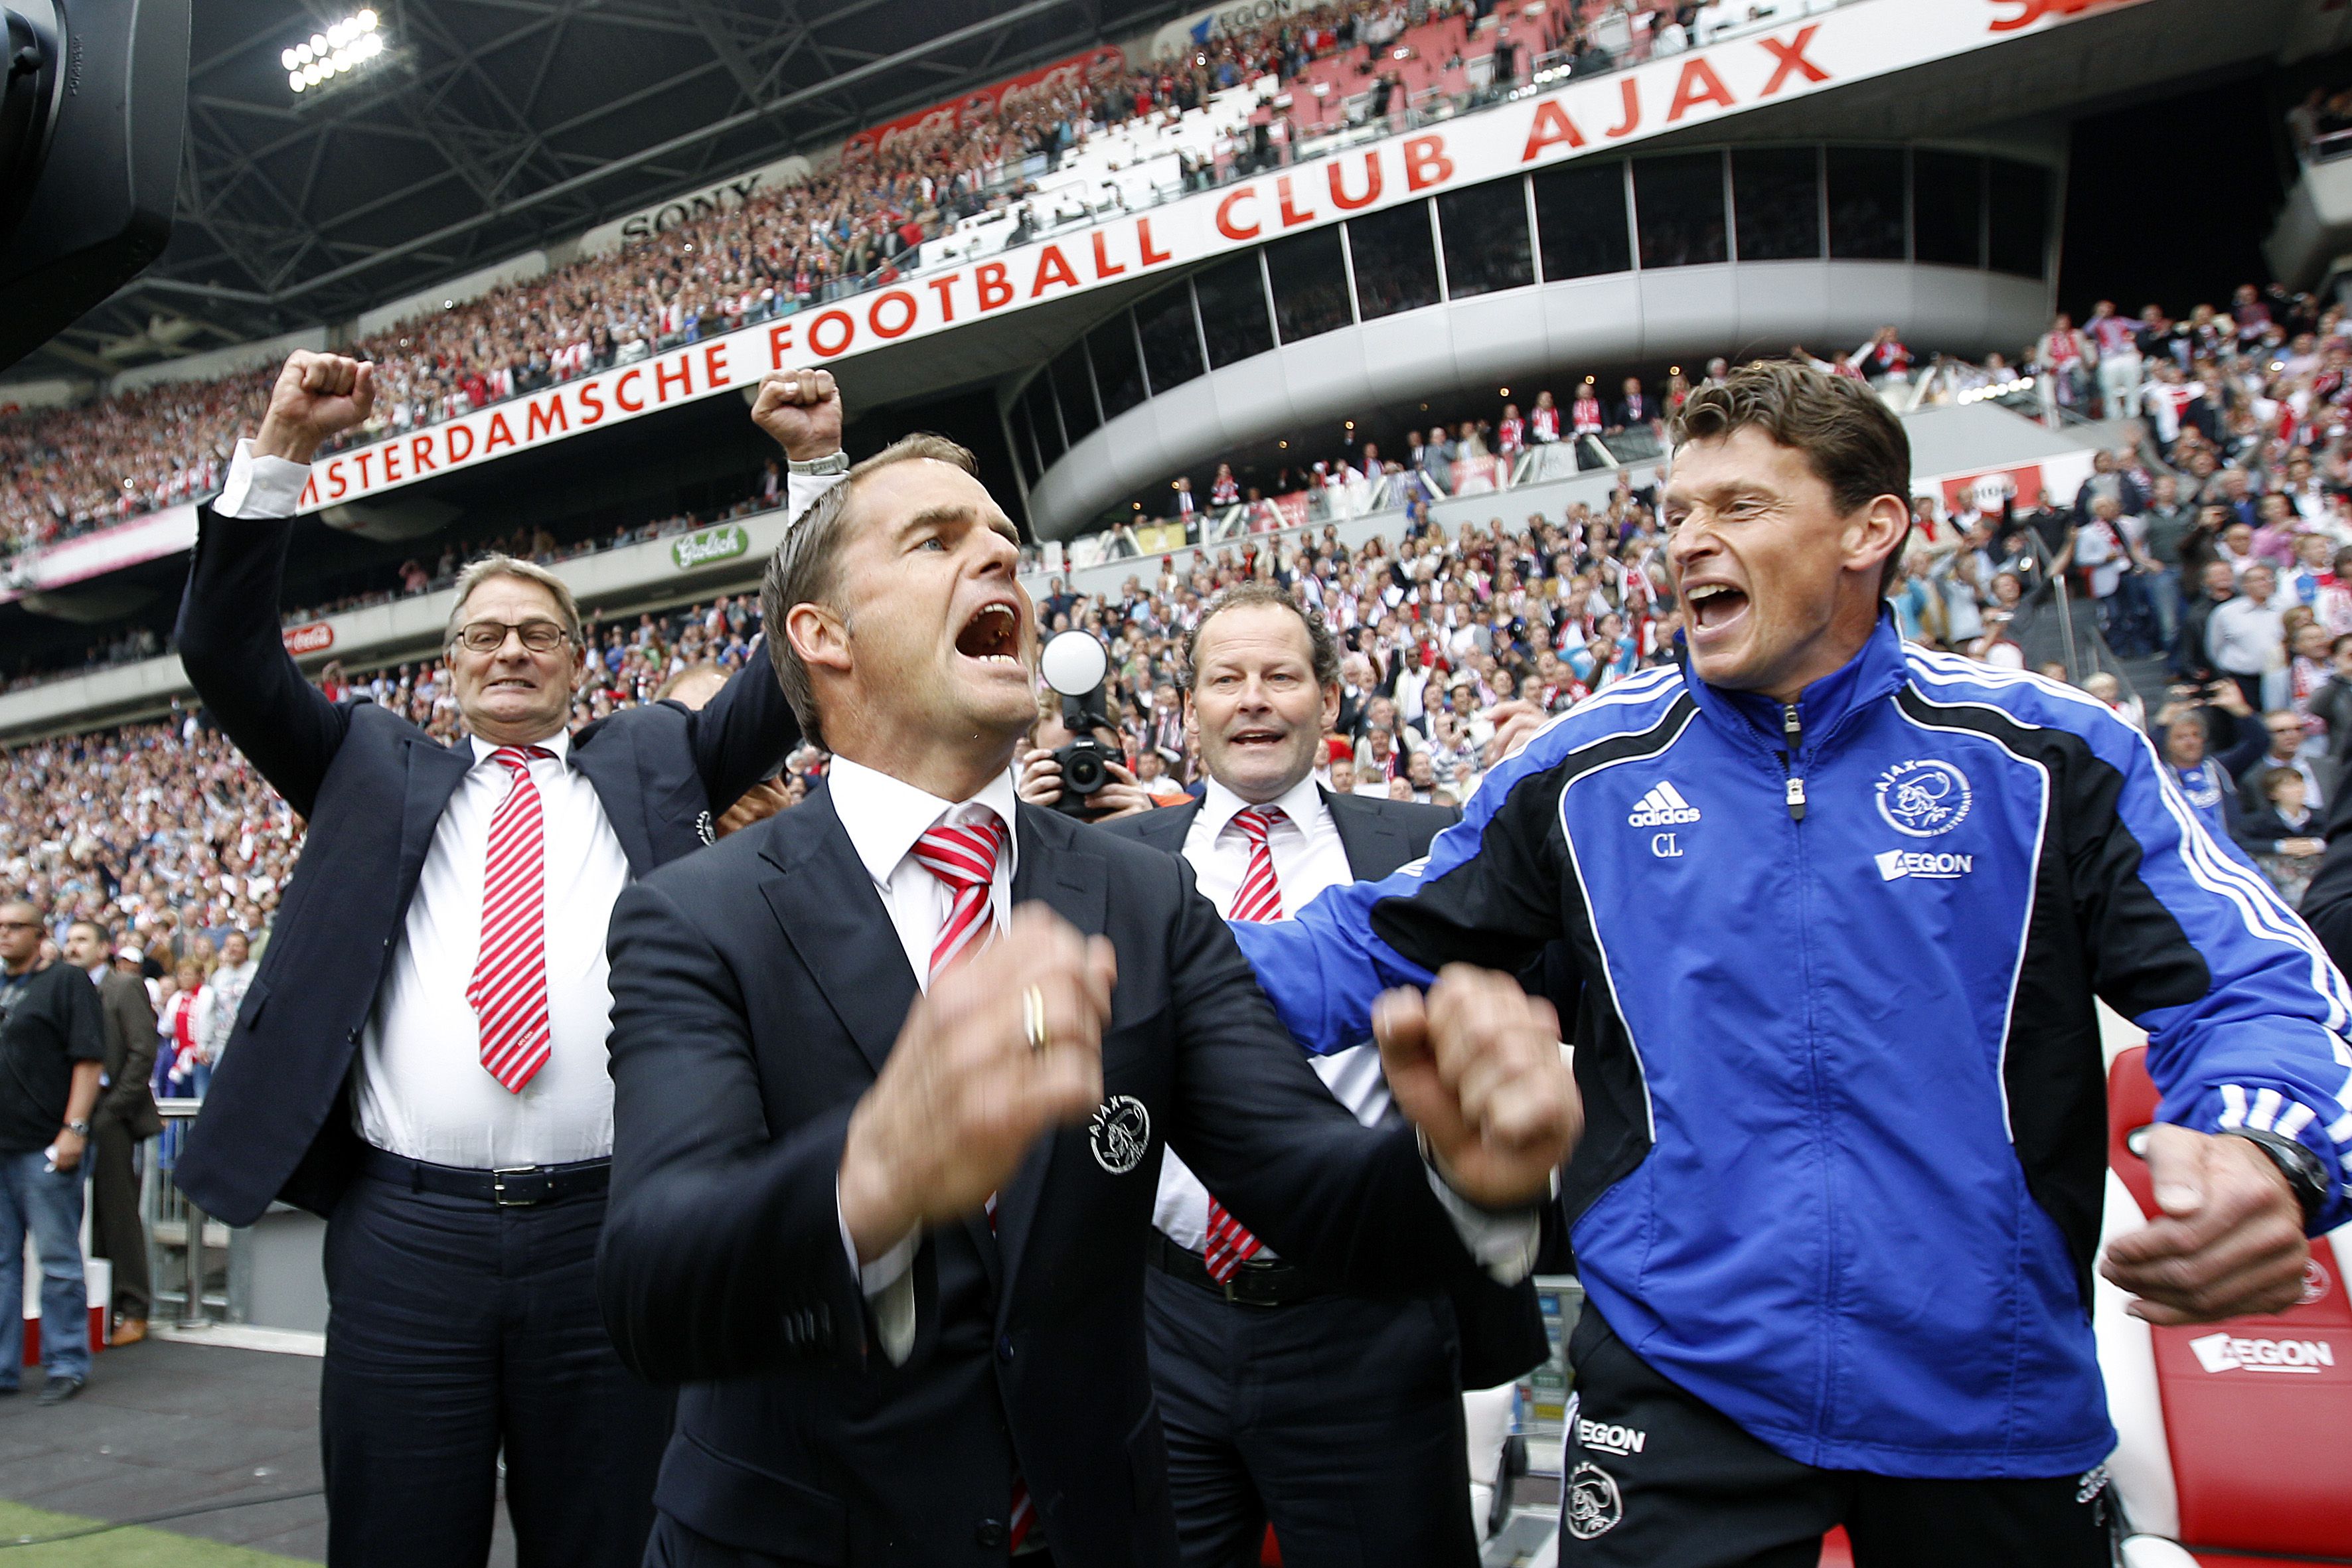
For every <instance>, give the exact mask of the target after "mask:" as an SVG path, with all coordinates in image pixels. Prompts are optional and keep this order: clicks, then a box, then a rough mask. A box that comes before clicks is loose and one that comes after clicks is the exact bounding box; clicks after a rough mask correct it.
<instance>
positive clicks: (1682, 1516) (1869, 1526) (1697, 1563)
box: [1559, 1301, 2113, 1568]
mask: <svg viewBox="0 0 2352 1568" xmlns="http://www.w3.org/2000/svg"><path fill="white" fill-rule="evenodd" d="M1569 1361H1570V1364H1571V1365H1572V1366H1573V1367H1574V1368H1575V1371H1576V1393H1577V1403H1576V1405H1574V1406H1572V1407H1571V1408H1572V1416H1571V1423H1570V1430H1569V1433H1568V1444H1567V1447H1566V1448H1565V1450H1564V1451H1563V1453H1562V1455H1561V1458H1560V1465H1561V1468H1562V1469H1563V1470H1565V1471H1566V1474H1565V1475H1564V1476H1563V1477H1562V1478H1561V1489H1560V1531H1559V1568H1604V1565H1605V1568H1620V1565H1622V1568H1635V1565H1636V1564H1638V1565H1639V1568H1813V1565H1814V1564H1815V1563H1818V1562H1820V1561H1821V1554H1822V1536H1823V1535H1825V1534H1827V1533H1828V1532H1829V1530H1830V1528H1831V1526H1832V1525H1838V1524H1843V1525H1844V1526H1845V1531H1846V1535H1847V1537H1848V1539H1849V1540H1851V1541H1852V1542H1853V1560H1854V1564H1855V1568H1986V1565H1987V1564H1992V1563H1999V1564H2001V1565H2002V1568H2110V1563H2112V1561H2113V1558H2112V1556H2111V1552H2112V1544H2111V1537H2110V1533H2109V1517H2108V1516H2109V1511H2110V1510H2109V1509H2108V1507H2107V1501H2106V1498H2105V1484H2106V1473H2105V1469H2104V1468H2101V1469H2096V1470H2093V1471H2091V1472H2090V1473H2089V1474H2088V1475H2075V1476H2053V1477H2050V1478H2048V1479H2034V1480H1981V1481H1976V1480H1908V1479H1901V1478H1898V1477H1893V1476H1874V1475H1867V1474H1864V1473H1863V1472H1860V1471H1856V1470H1823V1469H1816V1468H1813V1467H1812V1466H1811V1465H1801V1464H1799V1463H1798V1462H1797V1461H1796V1460H1794V1459H1791V1458H1786V1457H1785V1456H1783V1455H1781V1454H1780V1453H1777V1452H1775V1451H1774V1450H1773V1449H1770V1448H1768V1447H1765V1446H1764V1445H1763V1444H1762V1443H1759V1442H1758V1441H1757V1440H1756V1439H1755V1438H1753V1437H1751V1436H1748V1434H1747V1433H1746V1432H1745V1431H1743V1430H1741V1429H1740V1428H1739V1427H1738V1426H1735V1425H1733V1423H1732V1422H1731V1420H1730V1419H1729V1418H1728V1417H1727V1416H1726V1415H1723V1414H1722V1413H1721V1412H1719V1411H1717V1409H1715V1408H1714V1406H1712V1405H1707V1404H1706V1403H1705V1402H1703V1401H1701V1400H1698V1399H1696V1398H1694V1397H1692V1396H1691V1395H1690V1394H1685V1392H1683V1390H1682V1389H1681V1388H1680V1387H1678V1386H1677V1385H1675V1384H1673V1383H1671V1382H1669V1381H1668V1380H1667V1379H1666V1378H1664V1377H1663V1376H1661V1375H1660V1374H1659V1373H1657V1371H1656V1370H1655V1369H1654V1368H1653V1367H1651V1366H1650V1365H1649V1363H1646V1362H1644V1361H1643V1360H1642V1359H1641V1358H1640V1357H1639V1356H1637V1355H1635V1354H1634V1353H1633V1352H1632V1351H1630V1350H1628V1349H1627V1348H1626V1347H1625V1345H1624V1343H1623V1342H1622V1341H1620V1340H1619V1339H1618V1338H1617V1336H1616V1334H1615V1333H1614V1332H1612V1331H1611V1330H1610V1327H1609V1325H1608V1323H1607V1322H1605V1321H1602V1319H1601V1314H1600V1312H1599V1311H1598V1310H1595V1309H1594V1308H1593V1306H1592V1305H1591V1302H1589V1301H1588V1302H1587V1303H1586V1304H1585V1308H1584V1315H1583V1317H1582V1318H1581V1319H1580V1320H1579V1321H1578V1323H1577V1325H1576V1331H1575V1332H1574V1333H1573V1334H1571V1335H1570V1337H1569Z"/></svg>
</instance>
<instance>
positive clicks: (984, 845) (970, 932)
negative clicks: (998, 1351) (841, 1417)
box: [913, 812, 1037, 1552]
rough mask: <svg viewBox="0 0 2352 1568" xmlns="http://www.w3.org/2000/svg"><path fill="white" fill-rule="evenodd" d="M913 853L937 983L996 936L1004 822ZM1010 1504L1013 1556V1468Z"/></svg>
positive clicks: (1029, 1516)
mask: <svg viewBox="0 0 2352 1568" xmlns="http://www.w3.org/2000/svg"><path fill="white" fill-rule="evenodd" d="M913 853H914V857H915V860H916V862H917V864H919V865H920V866H921V867H922V868H923V869H925V870H926V871H929V873H930V874H931V875H932V876H934V877H937V878H938V879H940V881H941V882H944V883H945V884H947V889H948V897H949V902H948V918H947V919H946V920H944V921H940V934H939V936H938V937H937V938H936V939H934V940H933V942H931V964H930V975H929V984H938V982H939V978H940V975H941V974H942V973H946V971H947V967H948V965H950V964H951V963H954V962H955V961H956V960H957V959H959V958H961V957H962V956H963V955H964V954H965V953H966V952H979V951H980V950H981V949H982V948H983V947H985V946H987V945H988V942H989V940H990V939H991V938H992V937H993V936H994V935H995V934H996V918H995V915H994V914H993V912H992V910H991V909H990V906H989V897H990V894H991V892H992V890H993V889H994V888H995V885H996V863H997V861H998V860H1000V859H1001V858H1003V854H1004V824H1003V821H1002V820H1000V819H999V818H998V817H997V816H996V815H995V814H994V813H993V812H992V813H990V814H989V815H988V816H983V817H981V818H980V819H978V820H976V821H972V822H967V823H963V824H961V826H948V825H947V824H946V823H941V824H940V826H937V827H934V828H932V829H930V830H929V832H927V833H925V834H924V835H923V836H922V837H920V838H918V839H917V840H915V847H914V851H913ZM988 1228H989V1229H990V1230H992V1231H993V1230H994V1229H995V1228H996V1194H993V1193H991V1194H989V1195H988ZM1006 1519H1007V1521H1008V1525H1007V1528H1006V1531H1005V1544H1006V1545H1007V1546H1008V1547H1010V1548H1011V1550H1013V1551H1014V1552H1018V1551H1020V1550H1021V1548H1022V1545H1023V1544H1024V1542H1026V1541H1027V1540H1028V1539H1029V1531H1030V1530H1031V1529H1032V1528H1033V1527H1034V1525H1035V1524H1036V1522H1037V1514H1036V1510H1035V1509H1034V1507H1032V1506H1031V1504H1030V1500H1029V1486H1028V1483H1027V1482H1025V1481H1024V1480H1023V1479H1021V1472H1020V1471H1019V1470H1018V1469H1015V1470H1014V1471H1013V1497H1012V1506H1011V1508H1010V1509H1009V1510H1008V1511H1007V1514H1006Z"/></svg>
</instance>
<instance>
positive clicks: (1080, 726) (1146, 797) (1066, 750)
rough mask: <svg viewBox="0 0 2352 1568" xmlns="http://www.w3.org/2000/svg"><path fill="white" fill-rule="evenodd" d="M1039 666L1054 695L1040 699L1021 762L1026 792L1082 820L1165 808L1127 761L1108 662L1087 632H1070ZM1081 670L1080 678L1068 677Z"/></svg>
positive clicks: (1047, 651) (1049, 649)
mask: <svg viewBox="0 0 2352 1568" xmlns="http://www.w3.org/2000/svg"><path fill="white" fill-rule="evenodd" d="M1040 663H1041V664H1042V665H1043V666H1044V668H1045V678H1046V679H1047V681H1048V682H1049V684H1050V686H1051V688H1052V690H1051V691H1050V692H1049V693H1048V695H1046V696H1045V697H1043V698H1041V699H1039V700H1038V703H1037V722H1036V723H1035V724H1034V726H1032V727H1031V729H1030V731H1029V750H1028V751H1027V752H1025V753H1024V755H1023V757H1022V760H1021V784H1020V795H1021V798H1022V799H1023V800H1025V801H1027V802H1028V803H1029V804H1030V805H1044V806H1051V807H1052V808H1053V809H1054V810H1055V811H1059V812H1065V813H1066V814H1068V815H1069V816H1075V817H1077V818H1078V819H1079V820H1080V821H1083V822H1108V821H1109V820H1111V819H1112V818H1113V817H1119V816H1135V815H1136V814H1137V813H1138V812H1144V811H1150V810H1151V809H1152V808H1153V807H1155V806H1157V805H1159V804H1160V803H1159V802H1158V801H1156V800H1154V799H1153V798H1152V795H1151V792H1150V791H1149V790H1147V789H1145V788H1144V787H1143V785H1142V784H1140V783H1139V782H1138V781H1137V779H1136V776H1135V773H1134V771H1133V770H1132V769H1130V768H1129V767H1128V765H1127V763H1125V762H1124V761H1123V760H1122V759H1123V758H1124V757H1125V756H1126V754H1127V752H1126V742H1125V740H1124V738H1123V737H1122V736H1121V735H1120V734H1119V732H1118V726H1116V725H1114V724H1113V723H1112V722H1111V721H1110V719H1109V716H1108V712H1107V711H1106V710H1105V708H1104V706H1103V675H1104V674H1105V673H1106V672H1107V671H1108V666H1109V658H1108V655H1107V654H1105V653H1104V652H1103V650H1102V644H1101V643H1099V642H1097V641H1096V640H1095V638H1094V637H1092V636H1090V635H1089V634H1087V633H1086V632H1064V633H1062V634H1061V635H1060V636H1059V637H1055V638H1054V639H1052V641H1050V642H1048V643H1047V644H1046V645H1045V652H1044V654H1043V656H1042V657H1041V659H1040ZM1072 669H1075V670H1076V671H1077V673H1076V674H1075V675H1073V674H1070V673H1067V672H1068V671H1070V670H1072Z"/></svg>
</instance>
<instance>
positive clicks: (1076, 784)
mask: <svg viewBox="0 0 2352 1568" xmlns="http://www.w3.org/2000/svg"><path fill="white" fill-rule="evenodd" d="M1061 761H1062V788H1063V789H1064V790H1066V792H1068V793H1069V794H1071V795H1092V794H1094V793H1095V792H1096V791H1097V790H1099V789H1101V788H1102V786H1103V785H1105V784H1108V783H1109V782H1110V774H1109V773H1108V771H1107V770H1106V769H1105V768H1104V766H1103V761H1104V759H1103V749H1102V747H1101V746H1100V745H1098V744H1097V743H1095V742H1091V741H1078V742H1072V743H1071V744H1070V745H1068V746H1066V747H1064V748H1063V750H1062V758H1061Z"/></svg>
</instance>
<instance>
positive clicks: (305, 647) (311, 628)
mask: <svg viewBox="0 0 2352 1568" xmlns="http://www.w3.org/2000/svg"><path fill="white" fill-rule="evenodd" d="M280 635H281V636H283V637H284V638H285V639H286V651H287V652H288V653H290V654H292V655H293V656H294V657H295V658H302V657H303V656H304V655H305V654H313V653H324V652H326V651H327V650H328V649H329V648H331V647H334V646H335V628H334V627H332V626H329V625H328V624H327V623H326V622H324V621H310V622H308V623H306V624H304V625H302V626H288V627H287V628H286V630H285V631H284V632H283V633H282V634H280Z"/></svg>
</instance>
